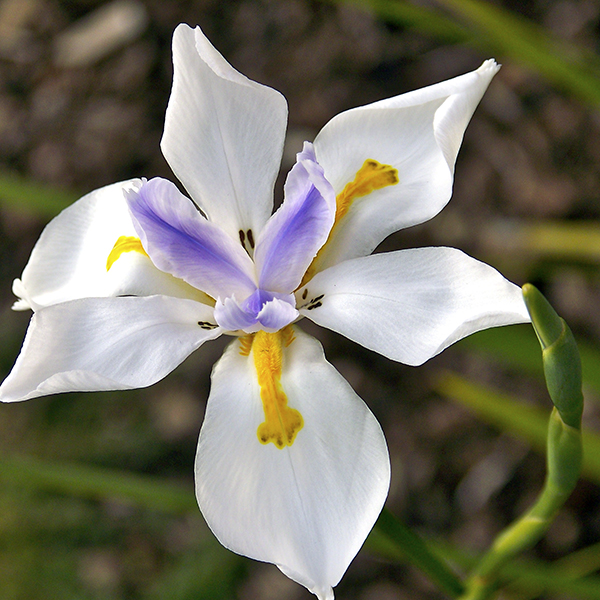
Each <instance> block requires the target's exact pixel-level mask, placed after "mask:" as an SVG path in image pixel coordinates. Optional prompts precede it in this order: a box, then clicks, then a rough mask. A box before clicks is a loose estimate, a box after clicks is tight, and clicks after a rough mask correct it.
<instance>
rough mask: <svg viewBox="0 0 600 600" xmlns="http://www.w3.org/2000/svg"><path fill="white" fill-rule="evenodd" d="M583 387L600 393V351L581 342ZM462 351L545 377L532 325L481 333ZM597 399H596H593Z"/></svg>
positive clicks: (464, 343)
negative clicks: (465, 350) (485, 356)
mask: <svg viewBox="0 0 600 600" xmlns="http://www.w3.org/2000/svg"><path fill="white" fill-rule="evenodd" d="M577 344H578V346H579V354H580V355H581V365H582V371H583V385H584V388H585V387H586V386H587V387H589V388H592V389H593V390H594V391H595V392H597V393H598V394H600V351H598V349H597V348H596V347H595V346H593V345H592V344H589V343H585V342H582V341H581V340H578V342H577ZM458 347H459V348H461V347H462V348H466V349H468V350H473V351H475V352H477V354H482V353H483V354H487V355H489V356H490V357H493V358H494V359H496V360H499V361H501V362H502V363H504V364H505V365H508V366H510V367H514V368H516V369H518V370H519V371H522V372H524V373H530V374H533V375H537V376H539V377H543V374H544V371H543V368H542V359H541V356H540V351H539V347H540V346H539V342H538V340H537V339H536V336H535V334H534V332H533V329H532V328H531V327H530V326H529V325H511V326H510V327H496V328H495V329H486V330H485V331H479V332H477V333H475V334H473V335H471V336H469V337H467V338H465V339H464V340H461V341H460V342H459V343H458ZM590 399H592V400H593V397H592V398H590Z"/></svg>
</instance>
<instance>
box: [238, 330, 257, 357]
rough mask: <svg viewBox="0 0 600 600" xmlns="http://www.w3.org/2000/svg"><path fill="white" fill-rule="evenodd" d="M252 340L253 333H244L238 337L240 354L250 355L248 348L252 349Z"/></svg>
mask: <svg viewBox="0 0 600 600" xmlns="http://www.w3.org/2000/svg"><path fill="white" fill-rule="evenodd" d="M253 341H254V334H252V333H251V334H250V335H244V336H242V337H241V338H240V354H241V355H242V356H250V350H252V342H253Z"/></svg>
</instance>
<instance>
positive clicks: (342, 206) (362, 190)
mask: <svg viewBox="0 0 600 600" xmlns="http://www.w3.org/2000/svg"><path fill="white" fill-rule="evenodd" d="M399 182H400V178H399V177H398V169H395V168H394V167H392V165H384V164H383V163H380V162H379V161H377V160H375V159H373V158H367V160H365V162H364V163H363V165H362V167H361V168H360V169H359V170H358V171H357V172H356V175H355V176H354V179H353V180H352V181H351V182H350V183H347V184H346V185H345V186H344V189H343V190H342V191H341V192H340V193H339V194H338V195H337V196H336V198H335V220H334V222H333V227H332V228H331V231H330V232H329V237H328V238H327V241H326V242H325V244H324V245H323V246H322V248H321V249H320V250H319V252H318V253H317V256H315V258H314V259H313V261H312V263H311V264H310V266H309V267H308V269H307V270H306V273H304V277H303V278H302V281H301V283H300V285H299V286H298V287H302V286H303V285H305V284H306V283H308V282H309V281H310V280H311V279H312V278H313V276H314V275H315V273H316V271H317V266H318V264H319V258H320V257H321V256H322V255H323V249H324V248H325V247H326V246H327V244H328V243H329V241H330V240H331V236H332V234H333V231H334V229H335V227H336V226H337V224H338V223H339V222H340V221H341V220H342V218H343V217H344V216H345V215H346V213H347V212H348V211H349V210H350V207H351V206H352V203H353V202H354V201H355V200H356V199H357V198H362V197H363V196H367V195H369V194H370V193H371V192H374V191H375V190H380V189H382V188H384V187H388V186H389V185H396V184H397V183H399Z"/></svg>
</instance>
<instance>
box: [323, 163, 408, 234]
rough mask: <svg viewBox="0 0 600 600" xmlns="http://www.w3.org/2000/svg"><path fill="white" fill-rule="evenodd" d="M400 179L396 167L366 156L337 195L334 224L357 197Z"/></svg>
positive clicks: (395, 182) (393, 183) (394, 183)
mask: <svg viewBox="0 0 600 600" xmlns="http://www.w3.org/2000/svg"><path fill="white" fill-rule="evenodd" d="M399 181H400V178H399V177H398V169H395V168H394V167H392V166H391V165H384V164H382V163H380V162H378V161H376V160H373V159H372V158H367V160H365V162H364V163H363V166H362V167H361V168H360V169H359V170H358V171H357V172H356V175H355V176H354V179H353V180H352V181H351V182H350V183H347V184H346V185H345V186H344V189H343V190H342V191H341V192H340V193H339V194H338V195H337V197H336V199H335V201H336V208H335V224H334V227H335V225H336V224H337V223H338V221H339V220H340V219H341V218H342V217H343V216H344V215H345V214H346V213H347V212H348V210H349V209H350V207H351V206H352V203H353V202H354V200H356V199H357V198H362V197H363V196H366V195H368V194H370V193H371V192H374V191H375V190H380V189H382V188H384V187H388V186H389V185H396V184H397V183H398V182H399Z"/></svg>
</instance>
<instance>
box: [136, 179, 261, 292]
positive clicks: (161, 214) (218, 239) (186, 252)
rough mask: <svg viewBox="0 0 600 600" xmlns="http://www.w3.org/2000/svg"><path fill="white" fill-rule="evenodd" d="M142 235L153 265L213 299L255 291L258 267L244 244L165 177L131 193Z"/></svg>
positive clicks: (138, 229) (143, 243)
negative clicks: (203, 214)
mask: <svg viewBox="0 0 600 600" xmlns="http://www.w3.org/2000/svg"><path fill="white" fill-rule="evenodd" d="M127 202H128V204H129V210H130V211H131V215H132V217H133V223H134V226H135V229H136V231H137V234H138V235H139V236H140V239H141V241H142V245H143V246H144V249H145V250H146V252H147V253H148V255H149V256H150V258H151V259H152V262H153V263H154V264H155V265H156V266H157V267H158V268H159V269H161V270H162V271H166V272H167V273H170V274H171V275H174V276H175V277H179V278H180V279H183V280H184V281H186V282H187V283H189V284H190V285H193V286H194V287H195V288H197V289H199V290H202V291H203V292H206V293H207V294H209V295H210V296H212V297H213V298H218V297H219V296H221V297H227V296H231V295H233V294H236V295H237V296H238V297H242V298H245V297H247V296H248V295H250V294H252V292H254V290H255V289H256V285H255V283H254V276H253V273H254V265H253V264H252V260H251V259H250V257H249V256H248V254H246V252H245V251H244V250H243V248H242V247H241V245H240V244H239V242H237V241H234V240H232V239H231V238H230V237H229V236H228V235H227V234H226V233H225V232H224V231H222V230H221V229H220V228H219V227H218V226H217V225H215V224H213V223H211V222H210V221H208V220H206V219H205V218H204V217H203V216H202V215H201V214H200V212H199V211H198V210H197V209H196V207H195V206H194V205H193V204H192V202H191V201H190V200H189V199H188V198H186V197H185V196H184V195H183V194H181V193H180V192H179V190H178V189H177V188H176V187H175V185H174V184H172V183H171V182H170V181H167V180H166V179H160V178H155V179H151V180H150V181H147V182H145V183H144V185H143V186H142V187H141V188H140V190H139V191H137V192H135V191H132V192H130V193H128V195H127Z"/></svg>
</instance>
